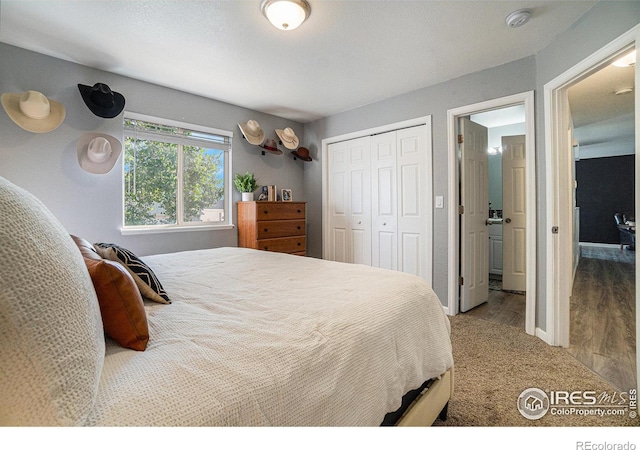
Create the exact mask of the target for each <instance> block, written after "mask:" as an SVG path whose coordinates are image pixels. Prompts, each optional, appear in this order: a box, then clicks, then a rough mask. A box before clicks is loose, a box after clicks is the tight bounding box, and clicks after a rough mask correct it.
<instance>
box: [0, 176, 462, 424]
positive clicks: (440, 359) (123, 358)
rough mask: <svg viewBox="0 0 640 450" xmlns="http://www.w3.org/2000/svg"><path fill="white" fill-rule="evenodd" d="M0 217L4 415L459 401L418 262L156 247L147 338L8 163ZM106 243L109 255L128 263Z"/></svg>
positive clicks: (266, 412) (216, 420) (267, 419)
mask: <svg viewBox="0 0 640 450" xmlns="http://www.w3.org/2000/svg"><path fill="white" fill-rule="evenodd" d="M0 216H1V217H0V275H1V277H0V424H1V425H18V426H20V425H44V426H50V425H62V426H71V425H73V426H76V425H82V426H378V425H381V424H383V425H388V424H393V425H429V424H431V423H432V422H433V421H434V420H435V419H436V417H438V416H439V415H440V416H441V417H442V418H444V415H445V414H446V406H447V404H448V401H449V400H450V398H451V394H452V391H453V357H452V352H451V342H450V339H449V334H450V328H449V322H448V319H447V317H446V315H445V314H444V312H443V310H442V306H441V304H440V301H439V300H438V298H437V296H436V295H435V293H434V292H433V291H432V290H431V288H430V287H429V286H428V285H426V284H425V283H424V282H423V281H422V280H421V279H420V278H418V277H415V276H412V275H409V274H404V273H400V272H392V271H387V270H383V269H376V268H372V267H368V266H361V265H351V264H343V263H337V262H330V261H324V260H319V259H314V258H305V257H299V256H292V255H286V254H280V253H271V252H263V251H259V250H251V249H244V248H217V249H207V250H195V251H186V252H179V253H171V254H160V255H151V256H145V257H142V258H139V259H138V261H137V262H138V263H139V264H140V265H144V266H145V267H146V269H147V270H148V271H149V272H151V273H152V274H153V275H154V276H155V278H156V281H157V282H158V284H161V288H162V292H160V293H162V294H163V295H164V297H163V298H164V301H162V299H155V300H156V301H154V300H151V299H149V298H148V297H147V296H144V297H143V296H142V295H140V304H141V305H142V311H143V313H142V316H140V317H139V319H140V321H143V322H144V323H145V324H146V328H145V331H147V332H148V333H147V335H144V333H142V334H140V336H137V338H139V339H138V341H137V343H136V344H135V345H141V344H140V342H141V341H143V340H144V345H141V347H139V348H138V349H137V350H136V349H133V348H130V347H127V346H123V345H122V343H121V342H118V341H116V340H114V338H112V337H111V334H114V333H112V332H111V330H110V329H109V328H108V320H107V319H106V317H105V316H104V314H105V310H104V308H103V304H102V303H101V301H102V300H101V299H100V298H99V297H100V295H101V294H100V292H101V291H100V289H99V288H98V287H97V285H96V286H94V283H95V279H94V278H92V276H93V272H92V268H91V267H92V266H91V265H90V264H89V263H88V262H87V257H86V255H85V253H83V249H82V248H81V247H82V245H79V244H78V242H83V240H82V238H76V239H74V238H72V237H71V236H70V235H69V234H68V232H67V231H66V230H65V229H64V228H63V227H62V226H61V225H60V224H59V222H57V220H56V219H55V217H53V216H52V214H51V213H50V212H48V211H47V210H46V208H45V207H44V205H42V204H41V203H40V202H39V201H38V200H37V199H35V197H33V196H32V195H31V194H29V193H28V192H26V191H24V190H22V189H20V188H18V187H16V186H15V185H13V184H11V183H9V182H8V181H6V180H4V179H2V178H0ZM83 245H85V246H91V245H92V244H87V242H86V241H84V244H83ZM112 245H113V244H112ZM114 247H117V246H115V245H114ZM93 249H94V250H96V253H98V256H96V257H95V259H96V260H97V261H98V263H99V264H102V265H104V264H106V263H105V262H104V260H107V261H110V262H109V264H110V265H112V266H119V265H118V262H120V265H122V266H126V264H124V263H123V261H117V260H116V258H109V257H108V256H109V255H108V254H105V253H104V251H101V250H104V249H103V248H101V247H99V246H97V245H93ZM79 250H80V251H79ZM84 250H87V249H86V248H85V249H84ZM91 250H92V249H89V250H88V251H89V252H91ZM83 256H84V257H83ZM105 256H107V257H105ZM111 268H112V269H114V267H111ZM114 270H115V269H114ZM118 270H120V271H121V272H125V273H126V271H125V270H122V267H118ZM135 281H136V282H138V281H139V280H135ZM147 284H148V283H147ZM152 287H154V289H155V288H157V287H158V286H152ZM156 290H157V289H156ZM140 292H142V291H140ZM169 302H170V303H169ZM123 320H124V319H123ZM123 320H121V322H122V321H123ZM141 324H142V322H140V323H138V325H140V326H141ZM105 333H106V334H105Z"/></svg>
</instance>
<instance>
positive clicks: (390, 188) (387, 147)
mask: <svg viewBox="0 0 640 450" xmlns="http://www.w3.org/2000/svg"><path fill="white" fill-rule="evenodd" d="M396 158H397V143H396V132H395V131H392V132H389V133H384V134H379V135H375V136H372V137H371V174H372V177H371V191H372V199H371V201H372V207H371V216H372V217H371V222H372V223H371V227H372V231H371V233H372V242H371V253H372V255H371V265H373V266H375V267H382V268H385V269H391V270H397V268H398V237H397V232H398V227H397V221H398V219H397V209H398V187H397V186H398V177H397V167H396Z"/></svg>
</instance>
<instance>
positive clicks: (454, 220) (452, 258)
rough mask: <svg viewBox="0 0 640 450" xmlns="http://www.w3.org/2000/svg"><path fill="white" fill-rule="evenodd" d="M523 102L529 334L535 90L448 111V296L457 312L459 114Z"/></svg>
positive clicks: (531, 322)
mask: <svg viewBox="0 0 640 450" xmlns="http://www.w3.org/2000/svg"><path fill="white" fill-rule="evenodd" d="M515 105H524V110H525V139H526V144H525V149H526V156H525V159H526V163H527V167H526V178H527V179H526V186H527V200H526V207H527V243H526V252H527V259H526V271H527V282H526V286H527V292H526V311H525V331H526V333H527V334H531V335H533V334H535V333H536V328H535V326H536V322H535V319H536V317H535V311H536V279H537V277H536V261H537V254H536V239H537V231H536V221H537V211H536V151H535V149H536V146H535V108H534V92H533V91H527V92H522V93H520V94H514V95H510V96H507V97H501V98H497V99H493V100H488V101H485V102H480V103H474V104H471V105H466V106H461V107H459V108H454V109H450V110H448V111H447V132H448V145H449V149H448V151H449V158H448V179H449V186H448V191H447V192H448V197H449V198H448V208H449V211H448V212H449V218H448V222H449V238H448V247H449V250H448V273H449V279H448V285H449V286H448V298H447V309H448V311H447V313H448V314H450V315H456V314H458V313H459V311H460V303H459V298H460V286H459V285H458V277H459V276H460V269H459V267H460V256H459V255H460V248H459V246H460V245H459V242H460V221H459V220H458V219H459V217H458V199H459V198H460V197H459V195H460V169H459V166H458V139H457V134H458V125H457V122H458V118H459V117H462V116H468V115H471V114H476V113H480V112H485V111H490V110H493V109H500V108H505V107H509V106H515Z"/></svg>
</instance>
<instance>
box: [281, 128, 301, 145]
mask: <svg viewBox="0 0 640 450" xmlns="http://www.w3.org/2000/svg"><path fill="white" fill-rule="evenodd" d="M276 134H277V135H278V137H279V138H280V141H281V142H282V144H283V145H284V146H285V147H287V148H288V149H289V150H295V149H296V148H298V145H300V140H299V139H298V136H296V133H295V131H293V130H292V129H291V128H289V127H287V128H285V129H284V130H276Z"/></svg>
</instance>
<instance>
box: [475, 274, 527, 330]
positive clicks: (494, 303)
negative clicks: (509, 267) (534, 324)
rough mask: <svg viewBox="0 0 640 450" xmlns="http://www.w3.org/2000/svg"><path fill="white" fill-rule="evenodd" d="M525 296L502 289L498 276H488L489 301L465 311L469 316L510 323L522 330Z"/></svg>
mask: <svg viewBox="0 0 640 450" xmlns="http://www.w3.org/2000/svg"><path fill="white" fill-rule="evenodd" d="M525 306H526V297H525V295H523V294H514V293H510V292H506V291H503V290H502V280H501V278H500V276H493V275H491V276H490V279H489V301H487V302H486V303H483V304H482V305H478V306H477V307H475V308H473V309H472V310H471V311H468V312H466V313H465V314H468V315H470V316H474V317H478V318H480V319H485V320H490V321H493V322H498V323H503V324H506V325H512V326H514V327H518V328H522V330H523V331H524V323H525V310H526V308H525Z"/></svg>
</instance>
